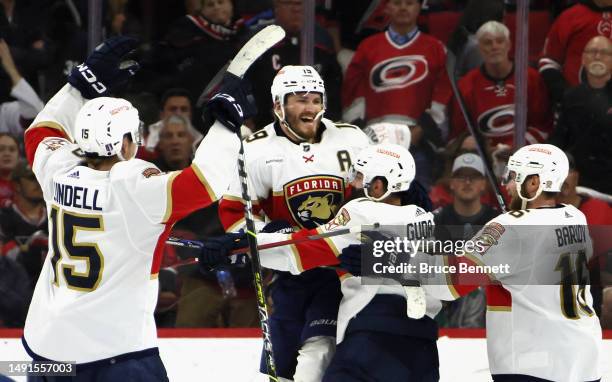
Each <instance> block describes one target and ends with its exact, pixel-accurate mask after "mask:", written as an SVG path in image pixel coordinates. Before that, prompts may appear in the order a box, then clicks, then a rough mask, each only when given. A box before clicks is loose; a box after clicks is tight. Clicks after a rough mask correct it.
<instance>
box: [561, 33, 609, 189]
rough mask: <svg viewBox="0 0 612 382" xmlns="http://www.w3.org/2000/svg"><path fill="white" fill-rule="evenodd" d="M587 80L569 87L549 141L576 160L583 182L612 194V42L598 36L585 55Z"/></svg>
mask: <svg viewBox="0 0 612 382" xmlns="http://www.w3.org/2000/svg"><path fill="white" fill-rule="evenodd" d="M582 65H583V66H584V68H585V73H586V82H584V83H582V84H580V85H577V86H575V87H573V88H570V89H569V90H568V91H567V93H566V94H565V96H564V97H563V102H562V104H561V113H560V117H559V122H558V125H557V127H556V129H555V131H554V133H553V136H552V137H551V139H550V143H552V144H554V145H556V146H558V147H560V148H562V149H564V150H567V151H568V152H570V153H571V154H572V155H573V156H574V158H575V159H576V169H577V170H578V172H579V173H580V185H581V186H585V187H589V188H593V189H596V190H597V191H600V192H603V193H605V194H612V182H610V179H612V155H610V153H611V151H610V148H611V147H612V131H611V130H610V126H612V113H610V110H612V81H611V80H610V79H611V73H612V41H610V39H609V38H606V37H602V36H597V37H594V38H592V39H591V40H590V41H589V42H588V44H587V45H586V46H585V48H584V51H583V54H582Z"/></svg>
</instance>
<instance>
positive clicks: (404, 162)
mask: <svg viewBox="0 0 612 382" xmlns="http://www.w3.org/2000/svg"><path fill="white" fill-rule="evenodd" d="M357 173H361V174H362V175H363V188H364V192H365V195H366V196H367V197H368V199H371V200H374V201H380V200H383V199H384V198H386V197H387V196H389V194H391V193H393V192H400V191H406V190H408V189H409V188H410V183H411V182H412V180H413V179H414V176H415V175H416V168H415V164H414V159H413V158H412V154H410V152H409V151H408V150H407V149H406V148H405V147H403V146H400V145H397V144H394V143H383V144H380V145H376V146H368V147H366V148H365V149H363V150H362V151H361V152H360V153H359V155H357V160H356V161H355V163H353V165H352V166H351V169H350V173H349V180H350V181H352V180H353V179H355V177H356V175H357ZM376 177H383V178H385V179H386V180H387V191H386V192H385V194H384V195H382V196H380V197H378V198H375V197H373V196H370V195H369V194H368V187H369V185H370V183H371V182H372V181H373V180H374V178H376Z"/></svg>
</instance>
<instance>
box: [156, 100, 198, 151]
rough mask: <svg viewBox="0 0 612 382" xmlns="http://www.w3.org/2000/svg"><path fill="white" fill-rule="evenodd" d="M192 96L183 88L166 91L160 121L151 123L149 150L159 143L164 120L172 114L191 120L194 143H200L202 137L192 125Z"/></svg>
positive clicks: (190, 130) (190, 128) (189, 126)
mask: <svg viewBox="0 0 612 382" xmlns="http://www.w3.org/2000/svg"><path fill="white" fill-rule="evenodd" d="M192 110H193V107H192V105H191V97H190V94H189V91H187V90H186V89H182V88H172V89H168V90H166V91H165V92H164V94H163V95H162V97H161V107H160V111H159V119H160V120H159V121H157V122H155V123H153V124H151V125H149V127H148V133H147V137H146V142H145V147H146V149H147V150H148V151H149V152H153V151H154V150H155V148H156V147H157V144H158V143H159V134H160V131H161V129H162V128H163V125H164V123H163V121H164V120H165V119H166V118H168V117H170V116H171V115H179V116H182V117H185V118H186V119H187V120H188V121H189V125H188V129H189V132H190V133H191V135H192V136H193V142H192V143H198V142H199V141H200V140H201V139H202V134H200V133H199V132H198V131H197V130H196V129H195V128H194V127H193V126H192V125H191V118H192Z"/></svg>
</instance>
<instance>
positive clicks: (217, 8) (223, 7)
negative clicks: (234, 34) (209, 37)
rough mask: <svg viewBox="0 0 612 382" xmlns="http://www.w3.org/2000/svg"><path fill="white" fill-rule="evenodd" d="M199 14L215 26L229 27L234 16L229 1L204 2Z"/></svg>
mask: <svg viewBox="0 0 612 382" xmlns="http://www.w3.org/2000/svg"><path fill="white" fill-rule="evenodd" d="M201 12H202V16H204V17H205V18H206V19H208V20H210V21H212V22H213V23H215V24H222V25H229V23H230V22H231V21H232V17H233V16H234V5H233V4H232V1H231V0H204V2H203V3H202V11H201Z"/></svg>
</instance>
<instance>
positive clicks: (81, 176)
mask: <svg viewBox="0 0 612 382" xmlns="http://www.w3.org/2000/svg"><path fill="white" fill-rule="evenodd" d="M82 104H83V99H82V98H81V97H80V94H79V93H78V92H77V91H76V89H74V88H72V87H70V86H69V85H67V86H66V87H64V88H63V89H62V90H61V91H60V92H59V93H58V94H57V95H56V96H55V97H54V98H53V99H52V100H51V101H50V102H49V104H48V105H47V106H46V107H45V109H44V110H43V111H42V112H41V114H40V115H39V116H38V117H37V119H36V120H35V122H34V124H33V126H32V127H30V128H29V129H28V130H27V132H26V136H25V139H26V150H27V155H28V159H29V160H30V162H33V165H32V168H33V171H34V173H35V175H36V178H37V179H38V182H39V183H40V185H41V187H42V190H43V194H44V199H45V201H46V204H47V209H48V215H49V253H48V255H47V257H46V259H45V262H44V265H43V269H42V272H41V274H40V277H39V279H38V282H37V284H36V288H35V291H34V295H33V298H32V302H31V304H30V309H29V312H28V316H27V320H26V324H25V329H24V340H25V342H26V343H27V345H28V347H29V348H30V349H31V350H32V351H33V352H34V353H35V354H36V355H38V356H42V357H45V358H48V359H51V360H56V361H76V362H77V363H87V362H92V361H96V360H101V359H106V358H110V357H114V356H117V355H120V354H125V353H129V352H135V351H140V350H145V349H149V348H154V347H156V346H157V332H156V327H155V321H154V319H153V311H154V309H155V305H156V302H157V294H158V280H157V274H158V272H159V268H160V264H161V256H162V253H163V251H162V247H163V245H164V243H165V241H166V239H167V237H168V234H169V232H170V229H171V227H172V225H173V224H174V223H175V222H176V221H177V220H179V219H181V218H182V217H184V216H186V215H187V214H189V213H191V212H192V211H194V210H196V209H198V208H202V207H204V206H206V205H208V204H210V203H211V202H212V201H214V200H215V198H216V197H215V195H218V194H220V193H221V192H223V191H224V190H225V189H226V187H227V182H228V180H229V179H228V177H227V174H228V173H229V172H230V171H232V170H233V169H234V168H235V163H236V161H235V159H236V158H237V153H238V146H239V141H238V138H237V137H236V135H235V134H233V133H231V132H230V131H229V130H227V129H225V128H224V127H223V126H221V125H219V124H215V125H213V127H212V128H211V131H210V132H209V134H208V135H207V137H206V138H205V139H204V141H203V142H202V144H201V145H200V147H199V149H198V151H197V153H196V156H195V159H194V161H193V164H192V165H191V166H190V167H188V168H186V169H184V170H182V171H176V172H172V173H168V174H163V173H160V171H159V170H158V169H157V168H156V167H155V166H154V165H153V164H150V163H148V162H145V161H142V160H139V159H133V160H130V161H124V162H119V163H116V164H115V165H114V166H113V167H112V168H111V169H110V170H109V171H98V170H93V169H91V168H89V167H87V166H86V165H85V164H84V163H83V159H82V158H81V157H79V156H77V155H75V153H76V152H78V146H77V145H75V144H73V143H71V142H70V141H69V140H68V139H67V138H68V137H69V136H70V135H71V130H72V125H73V123H74V118H75V111H76V110H78V108H79V107H80V106H81V105H82ZM220 158H227V159H222V160H220Z"/></svg>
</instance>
